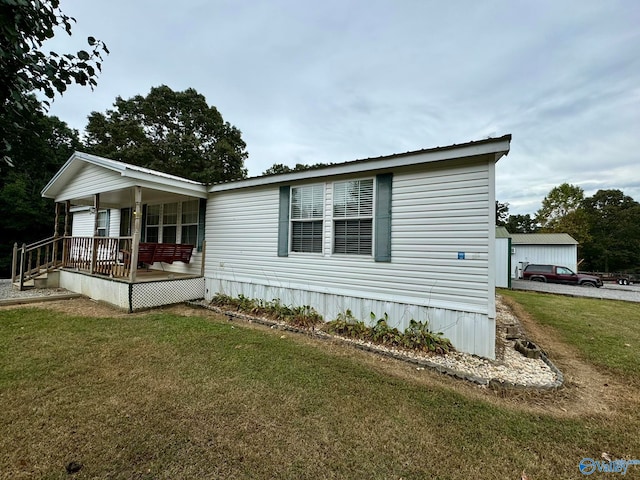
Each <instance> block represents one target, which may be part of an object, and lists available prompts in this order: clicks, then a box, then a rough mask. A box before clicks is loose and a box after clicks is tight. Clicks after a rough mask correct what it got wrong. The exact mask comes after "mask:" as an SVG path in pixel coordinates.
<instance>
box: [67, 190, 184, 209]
mask: <svg viewBox="0 0 640 480" xmlns="http://www.w3.org/2000/svg"><path fill="white" fill-rule="evenodd" d="M192 198H194V197H191V196H188V195H181V194H176V193H171V192H165V191H162V190H157V189H153V188H144V187H143V188H142V203H171V202H180V201H185V200H190V199H192ZM71 204H72V205H79V206H89V207H90V206H93V195H87V196H84V197H78V198H72V199H71ZM100 207H101V208H127V207H135V192H134V188H131V187H129V188H121V189H119V190H110V191H107V192H101V193H100Z"/></svg>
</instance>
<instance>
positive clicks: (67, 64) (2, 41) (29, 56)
mask: <svg viewBox="0 0 640 480" xmlns="http://www.w3.org/2000/svg"><path fill="white" fill-rule="evenodd" d="M59 3H60V2H59V0H0V105H1V106H2V114H0V137H1V138H2V139H3V142H2V143H1V144H0V155H1V156H2V158H3V160H4V161H5V162H6V163H9V164H11V157H15V155H12V154H11V150H12V148H13V144H12V143H11V142H10V141H9V138H11V136H12V132H10V130H11V128H12V127H15V126H16V125H21V126H23V127H24V123H25V122H26V121H27V120H28V119H29V118H30V116H29V112H27V111H26V110H27V108H34V104H33V99H32V98H30V97H29V95H30V94H31V93H32V92H35V91H41V92H42V93H44V95H45V96H46V97H47V98H48V99H53V98H54V97H55V94H56V92H57V93H60V94H62V93H63V92H64V91H65V90H66V88H67V85H70V84H72V83H76V84H79V85H89V86H90V87H91V88H92V89H93V87H94V86H95V85H97V82H96V78H97V72H99V71H100V69H101V62H102V54H103V53H106V54H108V53H109V50H108V49H107V47H106V45H105V44H104V43H103V42H102V41H100V40H96V39H95V38H94V37H88V39H87V41H88V44H89V47H90V48H89V49H88V50H89V51H87V50H79V51H78V52H77V53H76V54H70V53H66V54H62V55H61V54H58V53H56V52H50V53H49V54H48V55H47V54H45V53H43V52H42V51H41V50H40V49H41V47H42V46H43V44H44V42H45V41H46V40H48V39H50V38H52V37H53V36H54V35H55V31H56V29H58V28H62V29H64V30H65V31H66V32H67V34H69V35H71V26H72V23H73V22H75V19H73V18H72V17H69V16H67V15H65V14H63V13H62V11H61V10H60V8H59ZM43 103H44V104H45V105H46V106H49V102H48V101H44V102H43ZM36 108H38V109H40V108H41V106H40V105H37V106H36ZM9 115H10V116H11V118H12V122H10V121H9V119H8V116H9Z"/></svg>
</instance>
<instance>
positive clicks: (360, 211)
mask: <svg viewBox="0 0 640 480" xmlns="http://www.w3.org/2000/svg"><path fill="white" fill-rule="evenodd" d="M372 251H373V179H372V178H369V179H363V180H349V181H346V182H336V183H334V185H333V253H346V254H352V255H353V254H355V255H371V254H372Z"/></svg>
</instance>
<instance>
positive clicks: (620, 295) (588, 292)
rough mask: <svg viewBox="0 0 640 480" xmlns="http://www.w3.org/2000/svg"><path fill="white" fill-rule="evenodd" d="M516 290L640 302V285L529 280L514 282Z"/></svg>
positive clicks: (512, 283) (512, 284)
mask: <svg viewBox="0 0 640 480" xmlns="http://www.w3.org/2000/svg"><path fill="white" fill-rule="evenodd" d="M511 286H512V287H513V289H514V290H535V291H536V292H547V293H557V294H560V295H571V296H574V297H592V298H605V299H607V300H625V301H627V302H640V285H617V284H605V285H604V286H603V287H601V288H593V287H578V286H574V285H560V284H557V283H543V282H531V281H529V280H513V281H512V282H511Z"/></svg>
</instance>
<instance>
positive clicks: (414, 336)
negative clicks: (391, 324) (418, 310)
mask: <svg viewBox="0 0 640 480" xmlns="http://www.w3.org/2000/svg"><path fill="white" fill-rule="evenodd" d="M403 337H404V338H403V345H404V346H405V347H406V348H410V349H412V350H422V351H425V352H434V353H439V354H445V353H448V352H450V351H452V350H453V345H451V342H450V341H449V339H448V338H445V337H443V336H442V332H438V333H434V332H432V331H431V330H430V329H429V323H428V322H426V321H425V322H418V321H416V320H414V319H413V318H412V319H411V320H410V321H409V326H408V327H407V328H405V330H404V335H403Z"/></svg>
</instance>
